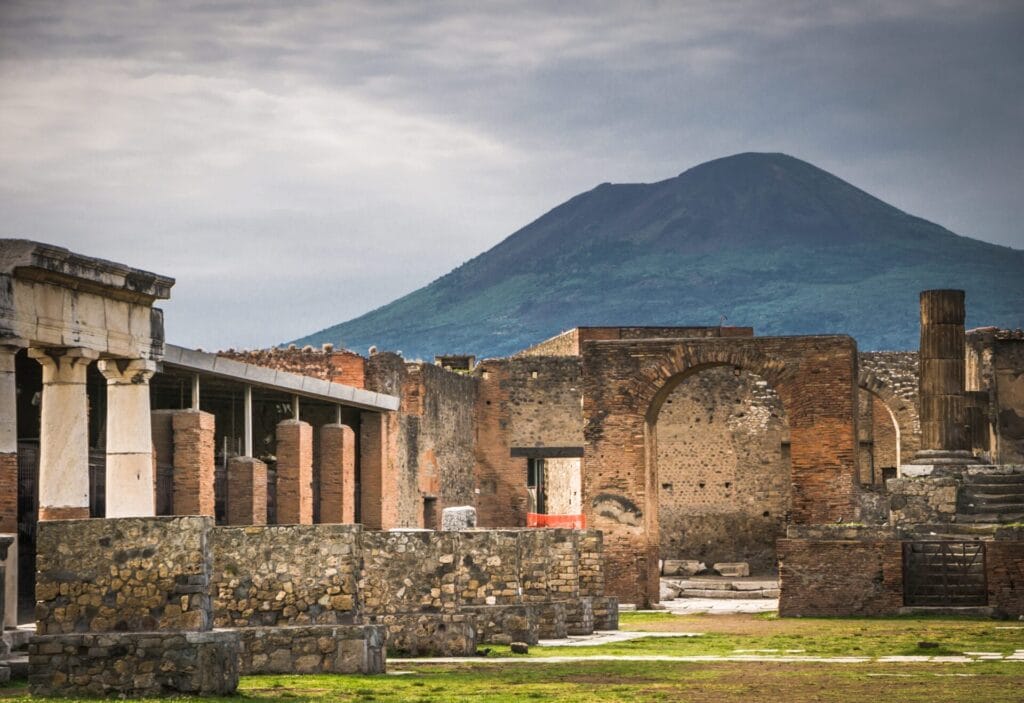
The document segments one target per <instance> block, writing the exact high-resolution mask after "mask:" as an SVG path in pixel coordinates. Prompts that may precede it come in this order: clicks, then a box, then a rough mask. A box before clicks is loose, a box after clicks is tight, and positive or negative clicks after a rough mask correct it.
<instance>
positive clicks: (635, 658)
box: [389, 649, 1024, 673]
mask: <svg viewBox="0 0 1024 703" xmlns="http://www.w3.org/2000/svg"><path fill="white" fill-rule="evenodd" d="M587 661H598V662H600V661H627V662H776V663H785V664H807V663H811V664H866V663H871V662H874V663H879V664H896V663H910V662H916V663H932V664H971V663H974V662H980V661H1019V662H1024V649H1018V650H1016V651H1015V652H1014V653H1013V654H1009V655H1006V656H1003V655H1002V654H1000V653H999V652H965V653H964V654H963V655H958V656H935V657H927V656H891V657H811V656H804V655H795V654H783V653H780V654H704V655H693V656H672V655H660V654H620V655H616V654H595V655H590V656H572V655H564V656H551V657H424V658H422V659H400V660H396V659H392V660H390V661H389V664H392V665H394V666H400V662H405V663H409V664H485V665H486V664H510V663H522V664H571V663H573V662H587ZM395 673H401V672H395Z"/></svg>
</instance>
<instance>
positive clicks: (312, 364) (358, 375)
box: [217, 348, 366, 388]
mask: <svg viewBox="0 0 1024 703" xmlns="http://www.w3.org/2000/svg"><path fill="white" fill-rule="evenodd" d="M217 354H218V355H219V356H223V357H227V358H229V359H234V360H236V361H241V362H243V363H246V364H255V365H257V366H266V367H268V368H272V369H278V370H280V371H289V372H291V373H297V374H300V375H302V376H312V377H314V378H320V379H323V380H325V381H332V382H334V383H343V384H345V385H346V386H353V387H355V388H364V387H365V385H364V383H365V365H366V359H365V358H364V357H362V356H360V355H359V354H356V353H355V352H352V351H349V350H347V349H340V350H334V349H331V350H329V351H325V350H323V349H313V348H305V349H276V348H274V349H256V350H252V351H236V350H234V349H228V350H227V351H221V352H217Z"/></svg>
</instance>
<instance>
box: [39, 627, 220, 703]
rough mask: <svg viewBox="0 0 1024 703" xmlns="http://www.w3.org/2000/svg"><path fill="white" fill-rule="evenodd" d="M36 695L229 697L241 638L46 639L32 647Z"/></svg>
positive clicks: (88, 636)
mask: <svg viewBox="0 0 1024 703" xmlns="http://www.w3.org/2000/svg"><path fill="white" fill-rule="evenodd" d="M28 652H29V667H30V674H29V690H30V691H31V692H32V695H35V696H81V695H83V694H85V695H91V696H110V695H120V696H133V697H135V696H162V695H166V694H168V693H172V692H173V693H184V694H195V695H228V694H230V693H233V692H234V691H235V689H236V688H237V687H238V634H237V633H235V632H228V631H216V632H146V633H139V632H131V633H122V632H104V633H90V634H77V635H46V636H42V637H36V638H34V639H33V640H32V641H31V642H30V643H29V646H28Z"/></svg>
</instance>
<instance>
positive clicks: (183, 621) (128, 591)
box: [29, 517, 239, 697]
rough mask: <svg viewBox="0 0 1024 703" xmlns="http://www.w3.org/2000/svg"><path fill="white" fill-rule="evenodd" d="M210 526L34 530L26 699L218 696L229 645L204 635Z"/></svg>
mask: <svg viewBox="0 0 1024 703" xmlns="http://www.w3.org/2000/svg"><path fill="white" fill-rule="evenodd" d="M212 527H213V518H210V517H160V518H118V519H106V520H103V519H101V520H60V521H53V522H41V523H40V524H39V528H38V529H39V531H38V543H37V547H38V553H37V556H36V567H37V586H36V598H37V604H36V632H37V635H36V637H34V638H33V639H32V640H31V642H30V643H29V687H30V690H31V691H32V693H33V694H34V695H45V696H53V695H61V696H80V695H82V694H87V695H103V696H115V695H116V696H121V697H125V696H149V695H165V694H166V693H168V692H176V693H185V694H199V695H209V694H217V695H225V694H229V693H232V692H233V691H234V690H235V688H236V687H237V685H238V660H239V637H238V634H237V633H235V632H229V631H211V629H210V628H211V625H212V613H213V610H212V599H211V597H210V589H211V586H210V576H211V570H212V566H211V562H212V558H211V551H210V545H209V534H210V530H211V529H212Z"/></svg>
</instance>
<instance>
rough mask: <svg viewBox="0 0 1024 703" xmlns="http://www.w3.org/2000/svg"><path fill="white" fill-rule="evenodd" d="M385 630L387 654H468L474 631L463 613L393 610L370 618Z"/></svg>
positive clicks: (473, 644)
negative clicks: (399, 611)
mask: <svg viewBox="0 0 1024 703" xmlns="http://www.w3.org/2000/svg"><path fill="white" fill-rule="evenodd" d="M374 619H375V620H376V622H377V623H379V624H381V625H383V626H384V628H385V630H386V631H387V646H388V652H389V653H390V654H400V655H407V656H413V657H416V656H436V657H471V656H473V655H474V654H476V645H477V634H476V630H475V629H474V628H473V623H472V622H471V621H470V618H469V616H468V615H466V614H465V613H393V614H387V615H380V616H377V617H375V618H374Z"/></svg>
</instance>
